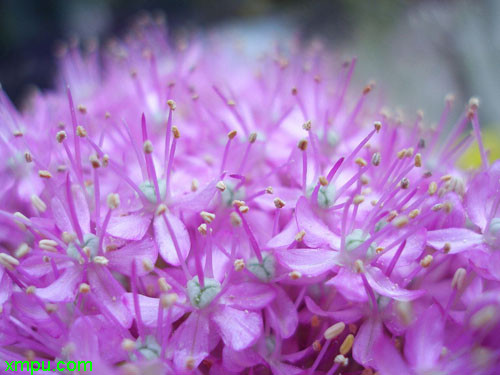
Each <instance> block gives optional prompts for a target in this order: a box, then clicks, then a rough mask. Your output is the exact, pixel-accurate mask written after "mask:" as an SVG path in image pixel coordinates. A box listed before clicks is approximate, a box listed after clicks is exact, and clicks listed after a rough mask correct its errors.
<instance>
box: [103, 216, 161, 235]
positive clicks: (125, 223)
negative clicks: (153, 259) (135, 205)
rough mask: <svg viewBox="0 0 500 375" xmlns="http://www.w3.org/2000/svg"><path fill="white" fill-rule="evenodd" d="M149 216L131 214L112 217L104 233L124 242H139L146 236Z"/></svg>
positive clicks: (149, 221) (149, 220)
mask: <svg viewBox="0 0 500 375" xmlns="http://www.w3.org/2000/svg"><path fill="white" fill-rule="evenodd" d="M151 218H152V216H151V214H147V213H133V214H130V215H126V216H119V215H113V216H111V219H110V220H109V224H108V227H107V229H106V232H107V233H108V234H110V235H112V236H113V237H118V238H123V239H124V240H140V239H141V238H142V237H144V235H145V234H146V232H147V230H148V228H149V224H150V223H151Z"/></svg>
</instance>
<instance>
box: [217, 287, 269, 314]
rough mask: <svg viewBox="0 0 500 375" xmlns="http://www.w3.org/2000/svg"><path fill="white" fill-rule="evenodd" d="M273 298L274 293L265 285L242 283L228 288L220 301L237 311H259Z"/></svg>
mask: <svg viewBox="0 0 500 375" xmlns="http://www.w3.org/2000/svg"><path fill="white" fill-rule="evenodd" d="M275 297H276V291H275V290H274V289H273V288H272V287H270V286H269V285H267V284H261V283H252V282H244V283H240V284H236V285H231V286H229V287H228V288H227V290H226V292H225V293H224V295H223V296H222V297H221V299H220V300H221V303H224V304H225V305H229V306H232V307H236V308H239V309H248V310H259V309H262V308H264V307H266V306H267V305H269V304H270V303H271V301H272V300H273V299H274V298H275Z"/></svg>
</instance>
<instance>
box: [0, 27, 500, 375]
mask: <svg viewBox="0 0 500 375" xmlns="http://www.w3.org/2000/svg"><path fill="white" fill-rule="evenodd" d="M59 58H60V63H61V70H60V71H61V77H60V88H59V89H57V90H54V91H52V92H47V93H35V94H34V95H32V96H31V97H30V101H29V103H30V105H29V107H28V108H27V109H26V110H25V111H23V112H22V113H20V112H18V111H17V110H16V109H15V108H14V106H13V105H12V104H11V103H10V102H9V100H8V99H7V97H6V95H5V94H4V93H3V92H2V93H0V135H1V141H2V146H1V147H0V153H1V156H2V160H3V163H2V165H1V171H0V173H1V181H2V186H1V188H0V246H1V252H0V286H1V287H0V312H1V313H0V343H1V349H0V357H2V358H3V359H5V360H8V361H12V360H16V361H17V360H26V358H28V359H29V360H57V359H61V360H65V361H68V360H85V361H89V360H90V361H92V363H93V372H94V373H97V374H117V375H118V374H123V375H135V374H188V373H194V374H212V375H218V374H219V375H222V374H254V375H258V374H262V375H263V374H278V375H279V374H286V375H292V374H297V375H298V374H310V375H312V374H327V375H332V374H340V373H344V374H347V373H349V374H363V375H369V374H374V373H375V372H378V373H379V374H381V375H405V374H411V375H424V374H440V375H441V374H442V375H451V374H453V375H458V374H475V375H488V374H491V375H493V374H498V371H499V369H500V357H499V356H500V336H499V333H500V283H499V281H500V210H499V205H500V163H499V162H496V163H494V164H492V165H489V164H488V160H487V156H488V155H487V151H486V150H485V149H484V147H483V146H482V142H481V137H480V130H479V120H478V106H479V103H478V100H477V99H471V100H470V102H469V103H468V105H467V106H466V108H465V110H464V112H463V114H462V115H461V117H460V118H459V120H458V122H457V123H456V124H455V125H454V126H453V128H452V129H451V131H448V124H449V123H450V121H449V114H450V111H451V108H452V103H453V99H452V98H451V97H447V98H446V101H445V108H444V110H443V114H442V116H441V118H440V119H439V122H438V124H437V125H435V126H434V127H429V126H426V124H424V120H423V117H422V115H421V114H420V113H419V114H418V115H417V116H416V117H415V118H414V119H410V120H408V119H404V118H403V117H402V116H401V115H399V114H398V113H397V112H391V111H390V110H389V109H386V108H383V107H382V106H381V105H380V101H379V100H377V98H376V97H375V96H374V95H376V93H371V92H372V91H373V88H374V85H373V84H372V83H370V84H368V85H367V86H366V87H365V88H364V89H362V90H359V92H358V93H356V89H354V88H352V85H351V87H349V86H350V82H351V78H352V75H353V71H354V67H355V64H356V60H355V59H353V60H351V61H349V62H346V63H344V64H343V65H341V66H338V65H337V64H336V63H335V61H336V60H335V58H333V57H332V56H330V55H329V54H328V53H327V52H326V51H324V49H323V48H322V47H321V45H319V44H313V45H312V46H311V47H309V48H302V47H298V46H296V45H294V44H291V45H290V46H289V48H288V49H286V51H282V50H280V49H276V50H273V51H272V52H269V53H268V54H267V55H265V56H264V57H263V58H262V59H259V60H252V59H251V58H248V57H245V56H244V53H243V52H240V51H238V52H234V49H232V48H230V46H229V45H228V44H227V43H220V42H216V41H209V42H201V41H199V40H187V39H183V40H180V41H178V42H176V43H171V42H170V41H168V38H167V37H166V36H165V34H164V31H163V28H162V27H161V26H157V25H153V24H152V23H151V22H143V23H142V24H141V25H140V27H138V28H137V29H134V30H133V32H132V34H131V36H130V37H128V38H126V39H124V40H117V41H113V42H112V43H110V44H109V45H108V46H107V48H105V49H102V50H101V49H98V48H96V47H95V46H90V47H89V48H88V50H86V51H85V52H82V53H81V52H80V51H79V47H78V46H77V45H75V44H71V45H69V46H66V47H64V48H61V50H60V51H59ZM337 67H338V69H337ZM469 124H472V129H473V131H472V132H471V133H468V132H467V126H469ZM474 140H477V142H478V144H479V147H480V151H481V157H482V167H481V168H480V170H476V171H464V170H460V169H458V168H457V167H456V161H457V159H458V158H459V157H460V155H461V154H462V153H463V151H464V150H465V149H466V148H467V147H468V146H469V145H470V143H471V142H473V141H474Z"/></svg>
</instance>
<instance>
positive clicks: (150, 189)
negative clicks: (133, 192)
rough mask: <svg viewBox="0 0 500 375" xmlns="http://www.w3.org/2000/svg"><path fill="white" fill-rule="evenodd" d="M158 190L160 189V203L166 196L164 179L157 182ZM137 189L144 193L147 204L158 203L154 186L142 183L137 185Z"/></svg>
mask: <svg viewBox="0 0 500 375" xmlns="http://www.w3.org/2000/svg"><path fill="white" fill-rule="evenodd" d="M158 188H159V189H160V201H163V200H165V196H166V195H167V185H166V183H165V180H164V179H160V180H158ZM139 189H141V191H142V192H143V193H144V195H145V196H146V199H147V200H148V201H149V203H152V204H156V203H158V199H157V197H156V192H155V186H154V184H153V183H152V182H151V181H144V182H143V183H141V184H140V185H139Z"/></svg>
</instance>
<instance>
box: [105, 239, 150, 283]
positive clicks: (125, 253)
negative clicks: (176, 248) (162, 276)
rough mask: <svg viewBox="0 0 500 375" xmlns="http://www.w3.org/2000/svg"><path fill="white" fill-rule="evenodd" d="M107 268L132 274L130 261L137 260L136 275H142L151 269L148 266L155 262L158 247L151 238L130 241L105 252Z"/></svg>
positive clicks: (128, 274)
mask: <svg viewBox="0 0 500 375" xmlns="http://www.w3.org/2000/svg"><path fill="white" fill-rule="evenodd" d="M106 258H108V260H109V264H108V266H109V268H111V269H112V270H113V271H117V272H120V273H122V274H124V275H127V276H131V275H132V262H134V261H135V262H137V263H136V266H137V268H136V269H137V275H138V276H143V275H146V274H148V273H149V272H150V271H151V270H150V269H149V267H150V266H151V265H154V264H155V263H156V259H157V258H158V249H157V245H156V243H155V242H154V241H153V239H152V238H145V239H144V240H142V241H137V242H130V243H129V244H128V245H125V246H124V247H122V248H121V249H118V250H115V251H111V252H108V253H106Z"/></svg>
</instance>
